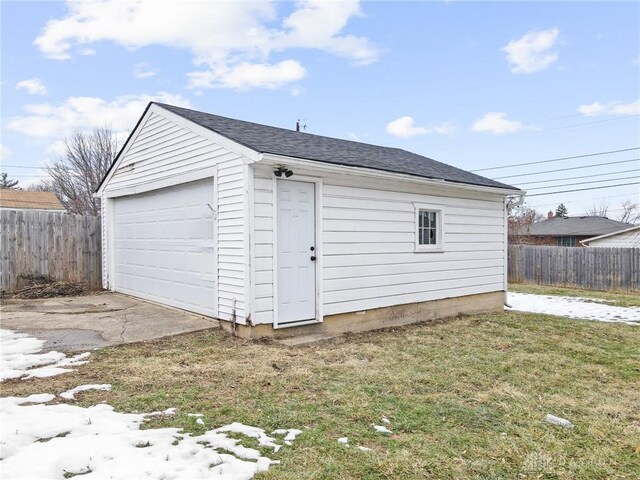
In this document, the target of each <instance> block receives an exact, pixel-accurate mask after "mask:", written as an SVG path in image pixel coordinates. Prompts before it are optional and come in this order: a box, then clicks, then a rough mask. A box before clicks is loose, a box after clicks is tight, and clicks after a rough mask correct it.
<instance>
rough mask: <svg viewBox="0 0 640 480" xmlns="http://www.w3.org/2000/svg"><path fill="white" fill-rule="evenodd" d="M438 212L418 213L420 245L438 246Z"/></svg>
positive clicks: (422, 211)
mask: <svg viewBox="0 0 640 480" xmlns="http://www.w3.org/2000/svg"><path fill="white" fill-rule="evenodd" d="M437 219H438V212H436V211H433V210H419V212H418V245H437V243H438V241H437V240H438V223H437Z"/></svg>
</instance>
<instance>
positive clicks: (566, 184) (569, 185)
mask: <svg viewBox="0 0 640 480" xmlns="http://www.w3.org/2000/svg"><path fill="white" fill-rule="evenodd" d="M618 180H630V178H629V177H621V178H608V179H606V180H591V181H589V182H576V183H565V184H564V185H548V186H546V187H534V188H528V189H527V191H531V190H545V189H547V188H564V187H573V186H574V185H589V184H592V183H604V182H617V181H618Z"/></svg>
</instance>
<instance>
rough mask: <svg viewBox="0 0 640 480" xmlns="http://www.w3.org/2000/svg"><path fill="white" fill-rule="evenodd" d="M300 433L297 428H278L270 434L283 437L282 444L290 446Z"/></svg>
mask: <svg viewBox="0 0 640 480" xmlns="http://www.w3.org/2000/svg"><path fill="white" fill-rule="evenodd" d="M301 433H302V430H298V429H297V428H279V429H277V430H274V431H273V432H271V434H272V435H284V436H285V437H284V440H283V441H284V444H285V445H292V444H293V441H294V440H295V439H296V437H297V436H298V435H300V434H301Z"/></svg>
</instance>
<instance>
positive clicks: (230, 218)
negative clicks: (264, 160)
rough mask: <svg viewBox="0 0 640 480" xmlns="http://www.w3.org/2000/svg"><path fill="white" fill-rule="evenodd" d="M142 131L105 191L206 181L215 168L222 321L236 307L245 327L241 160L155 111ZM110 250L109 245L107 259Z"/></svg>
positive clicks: (219, 294) (219, 293) (228, 317)
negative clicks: (181, 179) (183, 178)
mask: <svg viewBox="0 0 640 480" xmlns="http://www.w3.org/2000/svg"><path fill="white" fill-rule="evenodd" d="M140 128H141V129H140V130H139V132H138V134H137V136H136V137H135V138H134V139H133V144H132V145H131V146H130V147H129V148H128V150H127V151H126V154H125V155H124V157H123V158H122V159H121V161H120V164H119V166H118V168H117V169H116V171H115V173H114V174H113V176H112V177H111V179H110V180H109V182H108V184H107V185H106V186H105V192H107V193H108V192H113V191H118V190H121V189H128V188H131V187H137V186H143V185H149V184H154V183H155V182H160V181H166V180H167V179H171V178H174V177H176V176H180V175H191V176H193V175H196V176H197V175H198V174H199V172H202V175H203V177H206V176H210V175H211V173H210V172H211V169H212V168H214V167H215V168H216V169H217V178H216V179H215V188H216V201H217V203H218V205H217V208H218V218H217V221H216V222H217V225H216V242H217V245H216V248H217V263H218V275H217V283H218V285H217V291H218V316H219V317H220V318H222V319H225V320H231V319H232V316H233V309H234V306H235V313H236V319H237V320H238V321H240V322H242V321H243V320H244V317H245V289H246V283H245V280H246V279H245V259H244V256H245V249H244V224H245V219H244V198H245V192H244V189H245V184H246V179H245V178H244V171H243V164H244V163H243V157H242V156H241V155H239V154H237V153H235V152H232V151H230V150H229V149H227V148H225V147H223V146H221V145H219V144H217V143H215V142H213V141H212V140H211V139H209V138H205V137H203V136H202V135H199V134H197V133H194V131H192V130H190V129H189V128H185V127H184V126H182V125H178V124H177V123H175V122H173V121H171V120H169V119H168V118H165V117H164V116H163V115H162V114H157V113H153V112H152V113H151V114H150V115H149V117H148V118H147V119H146V121H145V122H144V124H142V125H141V127H140ZM107 245H108V242H107V241H105V242H104V246H105V247H104V248H105V257H106V256H107V255H108V252H107V251H106V250H107ZM107 270H108V269H106V268H105V271H107ZM105 281H108V279H106V278H105Z"/></svg>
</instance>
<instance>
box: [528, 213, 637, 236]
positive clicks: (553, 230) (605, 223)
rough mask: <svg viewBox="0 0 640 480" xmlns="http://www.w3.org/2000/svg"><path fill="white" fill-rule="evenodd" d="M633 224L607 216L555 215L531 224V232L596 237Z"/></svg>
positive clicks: (546, 234)
mask: <svg viewBox="0 0 640 480" xmlns="http://www.w3.org/2000/svg"><path fill="white" fill-rule="evenodd" d="M631 226H632V225H629V224H628V223H622V222H617V221H615V220H610V219H608V218H606V217H553V218H549V219H547V220H542V221H541V222H536V223H534V224H533V225H531V226H530V227H529V234H530V235H544V236H553V237H557V236H587V235H588V236H591V237H595V236H597V235H604V234H605V233H611V232H615V231H617V230H622V229H624V228H629V227H631Z"/></svg>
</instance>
